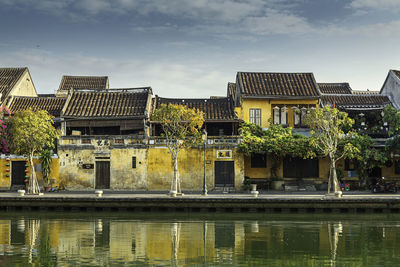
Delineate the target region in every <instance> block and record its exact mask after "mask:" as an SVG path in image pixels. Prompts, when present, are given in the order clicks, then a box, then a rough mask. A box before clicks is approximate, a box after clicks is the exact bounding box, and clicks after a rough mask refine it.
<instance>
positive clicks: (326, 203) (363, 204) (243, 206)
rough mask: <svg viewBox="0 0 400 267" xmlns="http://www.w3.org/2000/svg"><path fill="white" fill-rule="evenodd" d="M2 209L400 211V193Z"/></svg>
mask: <svg viewBox="0 0 400 267" xmlns="http://www.w3.org/2000/svg"><path fill="white" fill-rule="evenodd" d="M0 210H3V211H9V210H16V211H21V210H28V211H41V210H44V211H116V212H118V211H127V212H153V211H154V212H253V213H257V212H259V213H281V212H284V213H297V212H305V213H313V212H322V213H330V212H338V213H347V212H348V213H365V212H374V213H388V212H390V213H400V195H397V194H394V195H348V196H346V195H345V196H343V197H342V198H336V197H331V196H326V195H317V194H314V195H294V194H291V195H267V194H265V195H260V196H259V197H257V198H255V197H252V196H251V195H250V194H213V195H208V196H202V195H196V194H193V195H185V196H178V197H170V196H168V195H167V194H104V195H103V196H101V197H98V196H96V195H95V194H93V193H83V194H73V193H69V194H62V193H46V194H44V195H42V196H37V195H34V196H33V195H25V196H18V195H17V193H2V194H1V195H0Z"/></svg>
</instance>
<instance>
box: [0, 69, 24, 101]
mask: <svg viewBox="0 0 400 267" xmlns="http://www.w3.org/2000/svg"><path fill="white" fill-rule="evenodd" d="M27 69H28V68H26V67H25V68H0V93H1V94H2V96H1V100H4V99H5V98H6V97H7V96H8V94H9V93H10V92H11V90H12V89H13V87H14V86H15V84H16V83H17V82H18V80H19V79H20V78H21V76H22V75H23V74H24V72H25V71H26V70H27Z"/></svg>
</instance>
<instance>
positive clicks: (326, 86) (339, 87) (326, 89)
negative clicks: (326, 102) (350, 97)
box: [318, 83, 352, 94]
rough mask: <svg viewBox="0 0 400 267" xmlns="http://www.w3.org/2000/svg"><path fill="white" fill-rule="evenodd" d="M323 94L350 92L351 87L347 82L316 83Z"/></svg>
mask: <svg viewBox="0 0 400 267" xmlns="http://www.w3.org/2000/svg"><path fill="white" fill-rule="evenodd" d="M318 86H319V89H320V91H321V93H323V94H351V91H352V90H351V87H350V85H349V84H348V83H318Z"/></svg>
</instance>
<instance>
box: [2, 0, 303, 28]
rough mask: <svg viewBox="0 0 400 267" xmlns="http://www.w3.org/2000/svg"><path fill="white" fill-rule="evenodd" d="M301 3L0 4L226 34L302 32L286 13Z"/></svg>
mask: <svg viewBox="0 0 400 267" xmlns="http://www.w3.org/2000/svg"><path fill="white" fill-rule="evenodd" d="M301 1H304V0H293V1H290V3H291V4H290V5H288V4H285V3H286V2H287V1H282V0H242V1H237V0H196V1H186V0H168V1H161V0H35V1H33V0H25V1H24V0H13V1H11V0H0V4H3V5H6V6H8V7H11V8H13V7H14V8H19V9H26V10H36V11H39V12H43V13H46V14H50V15H53V16H58V17H60V18H64V19H66V18H67V19H68V20H71V19H72V20H73V21H74V22H77V21H78V22H79V21H82V20H97V21H101V20H102V19H103V16H104V15H118V16H123V17H121V19H122V18H125V19H130V18H131V19H132V20H135V19H133V17H135V18H136V20H135V21H132V23H131V24H132V25H135V26H134V30H136V31H146V30H147V29H149V30H157V29H161V30H163V29H165V28H171V29H175V30H176V29H178V28H179V29H183V30H185V31H186V32H192V30H198V32H200V33H201V32H205V33H212V34H220V33H221V32H222V33H224V34H226V33H227V32H235V31H237V30H239V31H241V32H242V33H248V34H255V35H265V34H270V33H272V34H275V33H276V34H280V33H281V34H287V33H304V32H305V31H307V30H309V29H311V26H310V25H308V23H307V21H306V19H305V18H303V17H299V16H298V15H295V14H294V13H291V12H290V10H291V9H293V7H294V6H295V5H296V3H301ZM160 17H161V18H162V19H158V18H160ZM148 21H150V23H147V24H146V22H148ZM166 21H167V24H166ZM198 32H196V33H198Z"/></svg>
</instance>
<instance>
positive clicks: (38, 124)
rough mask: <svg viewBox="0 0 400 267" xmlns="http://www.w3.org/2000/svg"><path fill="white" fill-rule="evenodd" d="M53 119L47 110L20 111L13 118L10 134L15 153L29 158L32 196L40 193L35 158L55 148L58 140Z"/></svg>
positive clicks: (30, 191)
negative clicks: (55, 142)
mask: <svg viewBox="0 0 400 267" xmlns="http://www.w3.org/2000/svg"><path fill="white" fill-rule="evenodd" d="M52 118H53V117H52V116H51V115H49V114H48V113H47V111H45V110H38V111H33V110H32V109H28V110H22V111H18V112H16V113H15V115H14V117H12V118H11V129H10V133H11V138H12V145H13V150H14V153H16V154H20V155H24V156H25V157H27V158H28V159H29V163H30V166H31V175H30V179H29V187H28V192H29V193H31V194H37V193H39V192H40V188H39V184H38V181H37V177H36V173H35V167H34V164H33V157H34V156H35V155H39V154H41V153H42V152H43V151H44V150H45V149H52V148H54V139H55V138H58V133H57V130H56V129H55V128H54V126H53V120H52Z"/></svg>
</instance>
